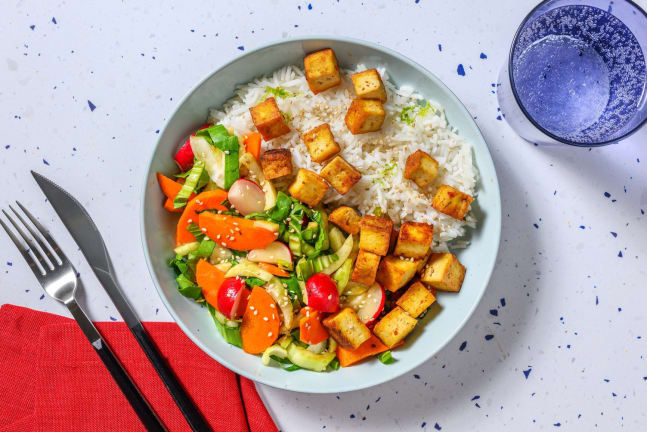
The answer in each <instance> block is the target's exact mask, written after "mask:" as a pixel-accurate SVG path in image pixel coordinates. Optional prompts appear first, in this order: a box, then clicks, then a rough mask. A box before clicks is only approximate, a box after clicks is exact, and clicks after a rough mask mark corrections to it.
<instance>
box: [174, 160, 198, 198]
mask: <svg viewBox="0 0 647 432" xmlns="http://www.w3.org/2000/svg"><path fill="white" fill-rule="evenodd" d="M203 172H204V162H202V161H195V162H194V163H193V168H191V171H190V172H189V175H188V177H187V178H186V180H185V182H184V184H183V185H182V189H180V192H178V194H177V195H176V196H175V199H173V208H182V207H184V206H185V205H186V202H187V201H188V200H189V197H190V196H191V194H192V193H193V192H195V190H196V188H197V186H198V182H199V181H200V177H202V173H203Z"/></svg>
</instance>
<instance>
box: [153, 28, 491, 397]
mask: <svg viewBox="0 0 647 432" xmlns="http://www.w3.org/2000/svg"><path fill="white" fill-rule="evenodd" d="M322 48H332V49H333V50H334V51H335V53H336V54H337V58H338V60H339V63H340V65H341V67H342V68H352V67H353V66H354V65H355V64H357V63H360V62H361V63H364V64H366V65H368V66H371V65H378V64H380V65H385V66H386V69H387V71H388V73H389V76H390V77H391V79H392V80H393V82H394V83H395V84H396V85H398V86H401V85H405V84H408V85H410V86H412V87H413V88H415V89H416V91H417V92H419V93H420V94H422V95H423V96H424V97H426V98H428V99H433V100H435V101H437V102H439V103H440V104H441V105H442V106H443V107H445V110H446V113H447V118H448V119H449V122H450V123H451V124H452V125H453V126H454V127H456V128H457V129H458V131H459V134H460V135H462V136H463V137H465V138H466V139H467V141H468V142H470V143H471V145H472V147H473V149H474V158H475V163H476V166H477V167H478V170H479V172H480V181H479V184H478V194H477V198H476V201H475V203H474V204H472V209H473V210H472V211H474V212H475V213H476V214H477V217H478V220H479V222H478V227H477V229H476V230H474V231H473V233H472V234H471V242H472V243H471V245H470V246H469V247H468V248H467V249H465V250H461V251H458V252H457V254H458V256H459V258H460V260H461V262H463V263H464V264H465V266H466V267H467V275H466V277H465V282H464V284H463V288H462V289H461V292H460V293H458V294H453V293H438V304H440V305H441V306H442V310H441V311H440V312H439V313H438V314H437V316H435V317H434V319H433V320H432V319H430V318H431V317H430V316H427V317H425V319H423V320H422V322H421V323H420V324H419V325H418V327H417V328H416V330H415V331H414V332H413V333H412V335H411V336H409V338H408V339H407V343H406V344H405V345H404V346H402V347H400V348H398V349H397V350H396V351H395V353H394V357H396V358H397V362H395V363H393V364H391V365H388V366H386V365H383V364H382V363H380V362H379V361H377V360H372V361H368V362H364V363H362V364H359V365H356V366H353V367H349V368H342V369H340V370H338V371H336V372H332V373H316V372H309V371H305V370H298V371H295V372H285V371H283V370H282V369H280V368H276V367H265V366H263V365H262V364H261V360H260V357H257V356H252V355H249V354H245V353H244V352H243V351H242V350H241V349H238V348H236V347H234V346H231V345H228V344H227V343H225V342H224V340H223V339H222V338H221V337H220V335H219V334H218V332H217V331H216V329H215V327H214V324H213V322H212V321H211V316H210V315H209V312H208V311H207V309H206V308H203V307H201V306H200V305H198V304H196V303H194V302H193V301H192V300H189V299H186V298H184V297H182V296H181V295H180V294H179V293H178V291H177V289H176V285H175V280H174V275H173V273H172V271H171V269H170V268H169V267H168V266H167V263H168V260H169V258H170V257H171V255H172V254H173V252H172V249H173V246H174V233H175V224H176V220H177V216H176V215H172V214H169V213H168V212H167V211H166V210H164V209H163V208H162V202H163V196H162V193H161V191H160V189H159V186H158V184H157V180H156V178H155V173H157V172H162V173H173V172H176V170H177V168H176V166H175V163H174V162H173V154H174V152H175V151H176V149H177V146H178V143H180V142H181V141H182V140H183V139H184V138H185V137H186V136H187V135H188V134H189V133H191V132H192V131H194V130H196V129H197V128H198V127H200V126H202V125H203V124H204V123H205V121H206V119H207V113H208V110H209V108H211V107H219V106H220V105H222V103H223V102H225V101H226V100H227V99H229V98H231V97H232V96H233V93H234V89H235V86H236V85H237V84H242V83H246V82H249V81H251V80H252V79H254V78H255V77H258V76H260V75H264V74H267V73H270V72H272V71H274V70H275V69H278V68H279V67H281V66H284V65H289V64H302V62H303V57H304V55H305V54H307V53H309V52H312V51H315V50H318V49H322ZM403 205H406V203H403ZM141 231H142V241H143V244H144V254H145V256H146V262H147V264H148V268H149V270H150V273H151V276H152V277H153V281H154V283H155V287H156V288H157V291H158V292H159V295H160V296H161V297H162V301H163V302H164V304H165V305H166V307H167V308H168V310H169V312H170V313H171V315H172V316H173V318H174V319H175V321H176V322H177V323H178V325H179V326H180V328H181V329H182V330H183V331H184V333H186V334H187V336H188V337H190V338H191V340H193V342H195V343H196V344H197V345H198V346H199V347H200V348H201V349H202V350H203V351H204V352H206V353H207V354H209V355H210V356H211V357H213V358H214V359H215V360H217V361H218V362H219V363H221V364H222V365H224V366H226V367H228V368H229V369H231V370H233V371H234V372H237V373H239V374H241V375H243V376H245V377H247V378H249V379H252V380H254V381H257V382H260V383H263V384H267V385H270V386H273V387H278V388H283V389H288V390H294V391H300V392H308V393H338V392H345V391H351V390H359V389H362V388H366V387H371V386H374V385H377V384H380V383H383V382H385V381H389V380H391V379H393V378H396V377H398V376H400V375H402V374H404V373H406V372H408V371H410V370H411V369H413V368H415V367H416V366H418V365H420V364H422V363H424V362H425V361H426V360H427V359H429V358H430V357H431V356H433V355H434V354H436V353H437V352H438V351H439V350H440V349H441V348H442V347H443V346H445V345H446V344H447V343H448V342H449V341H450V340H451V339H452V338H453V337H454V335H456V333H458V331H459V330H460V329H461V327H462V326H463V325H464V324H465V322H466V321H467V320H468V318H469V317H470V315H471V314H472V312H473V311H474V309H475V308H476V305H477V304H478V302H479V300H480V299H481V297H482V296H483V293H484V292H485V288H486V287H487V284H488V281H489V279H490V274H491V273H492V270H493V268H494V263H495V260H496V255H497V251H498V248H499V236H500V233H501V198H500V195H499V184H498V181H497V176H496V172H495V170H494V164H493V163H492V158H491V157H490V153H489V151H488V148H487V145H486V144H485V141H484V140H483V137H482V136H481V133H480V132H479V130H478V128H477V126H476V124H475V123H474V121H473V120H472V116H471V115H470V113H469V112H468V111H467V110H466V109H465V107H464V106H463V104H462V103H461V102H460V101H459V100H458V98H456V96H454V94H453V93H452V92H451V91H450V90H449V89H448V88H447V87H446V86H445V85H444V84H443V83H442V82H441V81H440V80H439V79H438V78H436V77H435V76H434V75H433V74H432V73H430V72H428V71H426V70H425V69H423V68H422V67H421V66H420V65H418V64H416V63H414V62H413V61H411V60H409V59H407V58H405V57H404V56H402V55H400V54H398V53H396V52H393V51H391V50H389V49H386V48H383V47H380V46H377V45H374V44H372V43H369V42H363V41H358V40H350V39H347V38H343V39H340V38H333V37H313V38H304V39H296V40H287V41H281V42H276V43H272V44H269V45H267V46H265V47H262V48H259V49H257V50H255V51H251V52H249V53H247V54H245V55H243V56H241V57H238V58H237V59H235V60H233V61H231V62H230V63H228V64H226V65H225V66H223V67H221V68H220V69H218V70H217V71H215V72H214V73H212V74H211V75H209V76H208V77H206V78H205V79H204V80H203V81H202V82H201V83H199V84H198V85H197V86H196V87H195V88H194V89H193V90H191V91H190V92H189V94H188V95H187V96H186V97H185V98H184V99H183V100H182V102H181V103H180V105H179V107H178V108H177V109H176V110H175V112H174V113H173V115H172V116H171V117H170V118H169V120H168V121H167V123H166V126H165V127H164V130H163V131H162V133H161V135H160V138H159V141H158V143H157V146H156V147H155V150H154V151H153V155H152V157H151V161H150V163H149V168H148V172H147V173H146V179H145V183H144V190H143V197H142V219H141ZM429 315H431V314H429Z"/></svg>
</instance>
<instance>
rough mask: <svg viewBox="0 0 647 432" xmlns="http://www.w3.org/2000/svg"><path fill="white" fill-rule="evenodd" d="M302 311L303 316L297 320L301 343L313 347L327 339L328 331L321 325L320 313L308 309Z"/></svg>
mask: <svg viewBox="0 0 647 432" xmlns="http://www.w3.org/2000/svg"><path fill="white" fill-rule="evenodd" d="M303 309H306V312H305V316H304V317H302V318H301V319H300V320H299V339H301V342H305V343H307V344H310V345H314V344H318V343H319V342H323V341H325V340H326V339H328V331H326V329H325V328H324V326H323V325H322V324H321V313H320V312H319V311H317V310H313V309H312V308H309V307H305V308H303ZM303 309H302V310H303Z"/></svg>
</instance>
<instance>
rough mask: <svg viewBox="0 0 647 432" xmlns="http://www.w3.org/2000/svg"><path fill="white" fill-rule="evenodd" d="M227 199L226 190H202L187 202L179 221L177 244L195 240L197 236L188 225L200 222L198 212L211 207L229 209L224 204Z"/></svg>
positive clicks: (221, 209)
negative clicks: (190, 230) (189, 229)
mask: <svg viewBox="0 0 647 432" xmlns="http://www.w3.org/2000/svg"><path fill="white" fill-rule="evenodd" d="M226 199H227V192H226V191H223V190H213V191H206V192H202V193H201V194H199V195H197V196H196V197H195V198H193V199H192V200H190V201H189V202H188V203H186V206H185V207H184V212H182V216H180V220H179V221H178V223H177V229H176V230H175V246H179V245H181V244H184V243H190V242H194V241H195V237H194V236H193V234H191V233H190V232H189V231H188V230H187V229H186V227H188V226H189V224H190V223H192V222H193V223H196V224H197V223H198V213H197V212H199V211H202V210H211V209H215V210H220V211H227V210H228V209H227V207H225V206H224V205H223V204H222V203H223V202H224V201H225V200H226Z"/></svg>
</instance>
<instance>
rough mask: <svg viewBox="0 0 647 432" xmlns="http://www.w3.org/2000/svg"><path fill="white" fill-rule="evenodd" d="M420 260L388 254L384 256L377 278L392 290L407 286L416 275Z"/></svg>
mask: <svg viewBox="0 0 647 432" xmlns="http://www.w3.org/2000/svg"><path fill="white" fill-rule="evenodd" d="M417 268H418V261H416V260H413V259H407V258H402V257H397V256H394V255H388V256H385V257H384V258H382V261H381V262H380V266H379V267H378V269H377V275H376V277H375V279H376V280H377V281H378V282H379V283H380V285H382V287H384V289H387V290H389V291H391V292H394V291H397V290H399V289H400V288H402V287H403V286H405V285H406V284H407V283H408V282H409V281H410V280H411V279H413V277H414V276H415V275H416V269H417Z"/></svg>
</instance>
